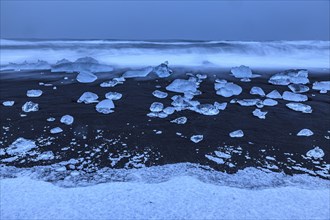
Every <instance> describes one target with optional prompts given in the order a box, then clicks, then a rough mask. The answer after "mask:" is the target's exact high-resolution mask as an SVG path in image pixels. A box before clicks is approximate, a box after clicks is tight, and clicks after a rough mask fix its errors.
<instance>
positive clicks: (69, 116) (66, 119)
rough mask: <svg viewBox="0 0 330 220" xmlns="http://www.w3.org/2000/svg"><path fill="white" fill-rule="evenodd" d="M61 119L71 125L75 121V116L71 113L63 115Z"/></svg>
mask: <svg viewBox="0 0 330 220" xmlns="http://www.w3.org/2000/svg"><path fill="white" fill-rule="evenodd" d="M60 121H61V123H63V124H66V125H71V124H72V123H73V121H74V118H73V117H72V116H71V115H63V116H62V117H61V120H60Z"/></svg>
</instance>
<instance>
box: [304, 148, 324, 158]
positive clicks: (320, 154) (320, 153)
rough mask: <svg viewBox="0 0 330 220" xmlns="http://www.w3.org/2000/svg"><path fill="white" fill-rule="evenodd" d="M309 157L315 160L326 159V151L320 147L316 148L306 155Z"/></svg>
mask: <svg viewBox="0 0 330 220" xmlns="http://www.w3.org/2000/svg"><path fill="white" fill-rule="evenodd" d="M306 155H307V157H312V158H314V159H321V158H322V157H324V151H323V150H322V149H321V148H320V147H315V148H314V149H312V150H309V151H308V152H307V153H306Z"/></svg>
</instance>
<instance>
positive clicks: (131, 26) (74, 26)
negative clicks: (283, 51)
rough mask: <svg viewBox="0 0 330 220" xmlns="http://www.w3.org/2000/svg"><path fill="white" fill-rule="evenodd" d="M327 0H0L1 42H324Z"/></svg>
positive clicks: (326, 33)
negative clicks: (87, 40) (83, 40)
mask: <svg viewBox="0 0 330 220" xmlns="http://www.w3.org/2000/svg"><path fill="white" fill-rule="evenodd" d="M329 7H330V6H329V1H315V0H310V1H306V0H305V1H294V0H291V1H245V2H244V1H153V2H152V1H124V2H123V1H3V0H1V38H45V39H46V38H47V39H50V38H56V39H67V38H70V39H131V40H134V39H135V40H137V39H151V40H152V39H153V40H160V39H186V40H329V26H330V24H329V20H330V19H329V10H330V9H329Z"/></svg>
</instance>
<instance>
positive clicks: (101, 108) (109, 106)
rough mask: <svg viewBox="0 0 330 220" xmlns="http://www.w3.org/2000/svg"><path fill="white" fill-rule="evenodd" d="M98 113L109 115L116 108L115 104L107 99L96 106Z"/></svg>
mask: <svg viewBox="0 0 330 220" xmlns="http://www.w3.org/2000/svg"><path fill="white" fill-rule="evenodd" d="M95 108H96V111H97V112H99V113H103V114H109V113H112V112H113V108H115V105H114V104H113V101H112V100H110V99H105V100H102V101H101V102H99V103H98V104H97V105H96V107H95Z"/></svg>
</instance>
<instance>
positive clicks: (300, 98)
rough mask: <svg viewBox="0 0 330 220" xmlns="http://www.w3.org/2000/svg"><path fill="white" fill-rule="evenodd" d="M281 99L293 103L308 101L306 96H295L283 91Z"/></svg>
mask: <svg viewBox="0 0 330 220" xmlns="http://www.w3.org/2000/svg"><path fill="white" fill-rule="evenodd" d="M282 97H283V99H284V100H287V101H293V102H305V101H307V100H308V97H307V96H306V95H303V94H296V93H293V92H288V91H285V92H284V93H283V95H282Z"/></svg>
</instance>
